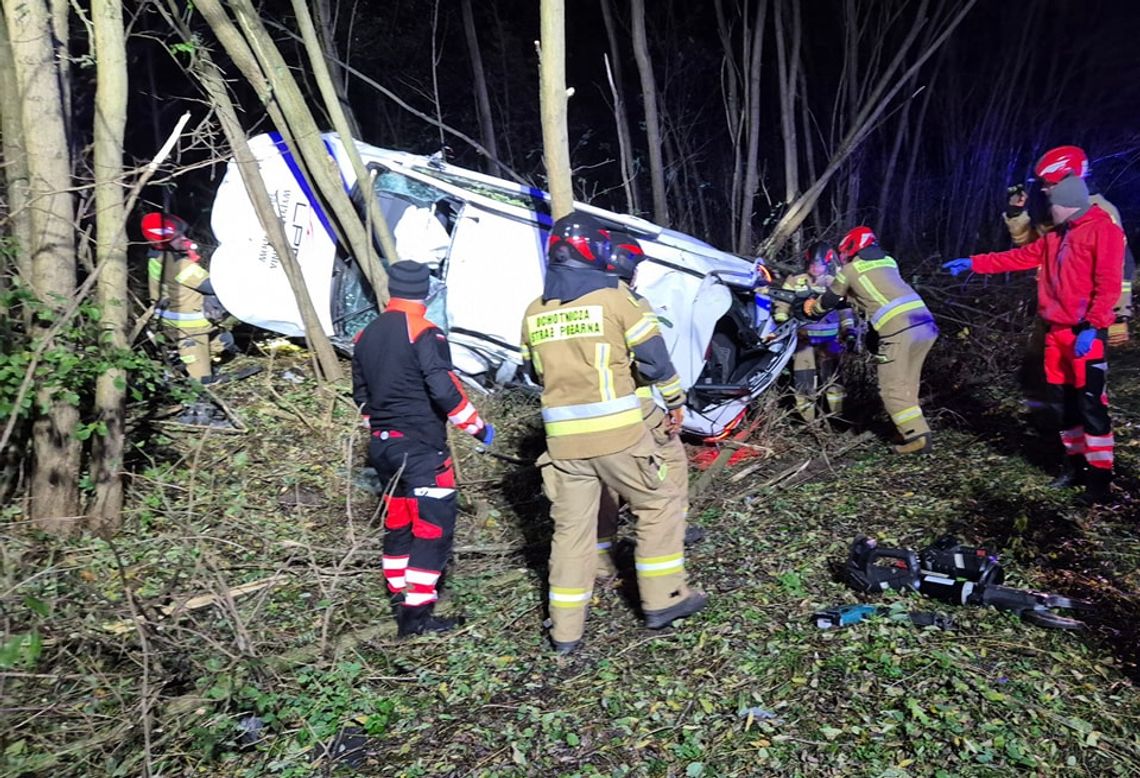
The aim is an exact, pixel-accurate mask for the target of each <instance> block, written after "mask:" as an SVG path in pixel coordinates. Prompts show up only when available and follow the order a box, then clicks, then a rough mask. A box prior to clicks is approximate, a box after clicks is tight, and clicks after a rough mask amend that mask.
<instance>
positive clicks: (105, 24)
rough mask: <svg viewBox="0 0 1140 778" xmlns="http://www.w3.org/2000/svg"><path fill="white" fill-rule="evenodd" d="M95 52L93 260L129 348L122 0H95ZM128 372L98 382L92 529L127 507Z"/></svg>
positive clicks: (106, 332) (107, 326) (119, 342)
mask: <svg viewBox="0 0 1140 778" xmlns="http://www.w3.org/2000/svg"><path fill="white" fill-rule="evenodd" d="M91 22H92V29H93V34H94V46H93V51H95V53H96V57H97V59H96V62H95V65H96V70H95V73H96V88H95V127H94V144H93V145H94V167H95V231H96V243H95V264H96V265H101V266H102V267H103V270H102V272H101V273H100V275H99V280H98V286H97V287H96V299H97V301H98V303H99V310H100V314H101V317H102V318H101V322H100V324H101V326H100V329H101V330H102V332H103V337H104V339H105V340H104V343H105V344H107V345H109V346H111V347H112V348H115V349H122V350H126V348H127V323H128V322H127V311H128V301H127V234H126V223H127V214H126V207H125V203H124V202H123V187H122V178H123V134H124V131H125V129H126V124H127V83H128V81H127V49H126V39H125V35H124V31H123V6H122V3H121V2H120V0H92V2H91ZM126 390H127V375H126V371H125V370H123V369H122V368H114V369H111V370H108V371H107V372H105V373H103V374H102V375H101V376H99V378H98V380H97V381H96V384H95V412H96V413H97V414H98V417H99V421H100V422H102V424H103V425H104V428H105V429H104V430H102V431H101V434H97V435H95V436H94V438H93V443H92V449H91V473H92V477H93V480H94V482H95V500H94V502H93V503H92V505H91V509H90V512H89V521H90V526H91V529H92V530H94V531H95V532H97V533H99V534H101V535H109V534H114V533H115V532H116V531H117V530H118V529H119V522H120V519H121V516H122V510H123V474H122V470H123V452H124V450H125V449H126V432H125V425H124V414H125V410H126Z"/></svg>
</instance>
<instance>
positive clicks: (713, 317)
mask: <svg viewBox="0 0 1140 778" xmlns="http://www.w3.org/2000/svg"><path fill="white" fill-rule="evenodd" d="M323 138H324V142H325V146H326V148H327V149H328V151H329V154H330V155H331V156H332V158H333V159H334V160H336V162H337V165H338V167H339V168H340V172H341V177H342V179H343V181H344V186H345V189H346V190H347V191H348V193H349V194H350V196H351V197H352V199H353V202H354V203H356V204H357V206H358V207H359V208H361V210H362V211H363V198H362V196H361V192H360V190H359V182H358V181H357V180H356V176H355V174H354V172H353V169H352V166H351V164H350V162H349V160H348V158H347V155H346V154H345V151H344V146H343V144H342V142H341V140H340V138H339V137H338V136H337V135H335V134H332V133H329V134H326V135H324V136H323ZM356 147H357V149H358V150H359V151H360V154H361V155H362V157H363V159H364V162H365V165H366V166H367V168H368V170H369V172H370V173H372V172H374V173H375V176H374V178H373V181H374V187H375V192H376V195H377V196H378V198H379V202H380V207H381V210H382V211H383V213H384V216H385V218H386V219H387V221H388V224H389V226H390V227H391V229H392V232H393V234H394V236H395V239H396V247H397V251H398V253H399V255H400V259H407V260H413V261H416V262H422V263H424V264H426V265H428V266H429V267H430V268H431V270H432V275H433V287H434V291H433V295H432V299H431V300H430V302H429V318H431V319H432V320H433V321H434V322H436V323H437V324H438V325H439V326H440V327H441V328H443V329H444V330H445V331H446V332H447V335H448V340H449V342H450V343H451V349H452V357H453V361H454V363H455V366H456V369H457V370H459V371H460V372H462V373H463V374H464V375H465V376H466V377H468V378H470V379H471V381H472V382H473V383H477V384H478V385H480V386H482V387H483V388H485V389H487V390H493V389H494V388H496V387H499V386H504V385H508V384H511V383H514V382H517V381H521V380H523V379H522V378H521V376H520V372H519V370H518V368H519V367H520V366H521V359H520V356H519V337H520V327H521V321H522V317H523V312H524V311H525V309H526V307H527V305H528V304H529V303H530V301H531V300H533V299H534V298H535V297H537V296H538V295H539V294H540V293H541V291H542V286H543V278H544V274H545V268H546V256H545V253H546V252H545V250H546V240H547V236H548V232H549V229H550V225H551V221H552V220H551V218H550V203H549V196H548V195H547V193H546V192H543V191H541V190H539V189H535V188H532V187H527V186H524V185H520V184H516V183H514V182H511V181H507V180H504V179H500V178H495V177H493V176H488V175H484V174H481V173H477V172H474V171H471V170H466V169H463V168H459V167H455V166H454V165H450V164H447V163H446V162H444V161H442V160H438V159H436V158H434V157H433V158H428V157H424V156H419V155H415V154H410V153H406V152H399V151H390V150H387V149H381V148H377V147H375V146H369V145H367V144H364V143H360V142H356ZM250 148H251V149H252V151H253V153H254V155H255V156H256V158H257V160H258V165H259V168H260V171H261V175H262V178H263V179H264V180H265V183H266V185H267V187H268V189H269V192H270V195H271V196H272V198H273V200H274V204H275V206H276V208H277V212H278V213H279V214H280V216H281V220H282V223H283V224H284V226H285V230H286V234H287V236H288V237H289V238H290V240H291V241H292V244H293V246H294V248H295V249H296V251H297V259H298V261H299V263H300V265H301V269H302V272H303V274H304V277H305V283H306V285H307V287H308V290H309V294H310V296H311V297H312V300H313V304H314V305H315V307H316V309H317V313H318V315H319V316H320V320H321V326H322V327H323V328H324V330H325V332H326V333H327V334H328V335H329V337H330V338H331V339H332V341H333V343H334V344H335V345H336V346H337V347H338V348H339V349H341V350H342V351H345V352H350V351H351V348H352V338H353V336H354V335H355V334H356V333H357V332H359V331H360V330H361V329H362V328H363V327H364V326H365V325H366V324H368V322H369V321H371V320H372V319H373V318H374V317H375V316H376V315H377V307H376V300H375V297H374V295H373V294H372V290H371V289H370V288H369V286H368V283H367V281H366V280H365V279H364V276H363V274H362V272H361V270H360V267H359V266H358V264H357V263H356V262H355V261H354V260H353V257H352V256H351V255H350V254H349V253H348V251H347V248H346V247H345V246H343V245H341V244H340V243H339V242H338V241H337V238H336V233H335V232H334V230H333V229H332V226H331V224H330V221H329V217H328V216H327V215H326V214H325V212H324V210H323V209H322V207H321V205H320V203H319V201H318V200H317V198H316V196H315V194H314V193H313V191H312V190H311V189H310V188H309V186H308V183H307V182H306V181H305V180H304V178H303V177H302V176H301V174H300V171H299V168H298V166H297V164H296V162H295V160H294V159H293V157H292V155H291V154H290V152H289V149H288V147H287V146H286V144H285V143H284V141H283V140H282V139H281V137H280V136H279V135H277V134H276V133H269V134H265V135H259V136H256V137H254V138H252V139H251V140H250ZM575 208H577V209H580V210H582V211H587V212H589V213H591V214H594V215H595V216H597V217H598V218H599V219H601V220H602V221H603V222H604V223H605V224H606V225H607V226H610V227H611V228H612V229H613V230H615V231H619V232H622V233H625V234H627V235H630V236H632V237H634V238H636V239H637V242H638V244H639V245H640V247H641V249H642V251H643V252H644V254H645V258H644V259H643V260H642V261H641V263H640V264H639V265H638V268H637V278H636V287H637V291H638V292H639V293H640V294H641V295H643V296H644V297H646V298H647V299H648V300H649V302H650V303H651V304H652V305H653V307H654V309H655V310H656V311H657V314H658V317H659V319H660V322H661V331H662V334H663V335H664V337H665V340H666V342H667V344H668V346H669V351H670V354H671V356H672V359H673V363H674V365H675V366H676V368H677V370H678V372H679V373H680V376H681V380H682V383H683V384H684V386H685V389H686V390H687V391H688V393H689V404H688V408H687V411H686V415H685V430H686V431H687V432H689V433H691V434H693V435H697V436H700V437H703V438H718V437H721V436H723V435H726V434H727V433H728V432H730V431H731V430H732V429H733V428H734V427H735V426H736V424H738V423H739V421H740V419H741V418H742V417H743V414H744V411H745V409H746V408H747V407H748V405H749V403H750V402H751V401H752V400H754V399H755V398H756V397H758V396H759V395H760V394H761V393H762V392H764V391H765V390H766V389H767V388H768V387H769V386H771V385H772V384H773V383H774V382H775V380H776V378H777V377H778V376H779V374H780V371H781V370H783V368H784V366H785V365H786V364H787V362H788V360H789V359H790V358H791V355H792V351H793V346H794V343H795V337H796V334H795V329H796V324H795V323H794V322H787V323H785V324H782V325H779V326H777V325H776V323H775V322H774V321H773V320H772V317H771V314H770V307H771V304H770V301H769V300H768V298H767V297H766V296H765V295H764V294H763V293H762V290H763V287H764V286H765V285H766V284H767V276H766V273H764V272H762V271H761V270H760V269H759V268H758V265H757V263H756V262H754V261H752V260H748V259H744V258H742V257H739V256H736V255H734V254H729V253H726V252H723V251H719V250H717V249H715V248H713V247H712V246H710V245H708V244H707V243H705V242H703V241H701V240H698V239H697V238H694V237H691V236H689V235H685V234H683V233H680V232H676V231H674V230H668V229H664V228H662V227H659V226H657V225H655V224H652V223H651V222H648V221H645V220H644V219H640V218H637V217H633V216H625V215H622V214H617V213H613V212H610V211H606V210H603V209H600V208H595V207H593V206H590V205H587V204H584V203H575ZM211 224H212V227H213V231H214V235H215V237H216V239H217V241H218V247H217V249H216V250H215V252H214V254H213V257H212V259H211V264H210V276H211V279H212V281H213V285H214V290H215V292H216V293H217V295H218V298H219V300H220V301H221V303H222V304H223V305H224V306H225V307H226V308H227V309H228V310H229V311H230V312H231V313H232V314H233V315H234V316H236V317H237V318H238V319H240V320H242V321H244V322H246V323H248V324H251V325H254V326H257V327H262V328H264V329H267V330H271V331H274V332H279V333H281V334H283V335H288V336H301V335H303V334H304V327H303V326H302V323H301V315H300V312H299V310H298V308H297V304H296V301H295V300H294V298H293V294H292V291H291V289H290V288H289V283H288V281H287V279H286V277H285V273H284V271H283V270H282V268H281V267H280V262H279V261H278V258H277V255H276V253H275V252H274V251H273V249H272V247H271V246H270V245H269V242H268V239H267V238H266V235H265V232H264V231H263V230H262V229H261V226H260V224H259V222H258V219H257V216H256V214H255V212H254V209H253V205H252V203H251V202H250V201H249V198H248V196H247V195H246V191H245V187H244V185H243V184H242V181H241V176H240V174H239V172H238V170H237V167H236V165H235V164H234V163H233V162H231V163H230V165H229V168H228V169H227V171H226V174H225V177H224V178H223V180H222V183H221V185H220V186H219V188H218V192H217V195H216V197H215V199H214V204H213V210H212V214H211ZM757 290H760V291H757Z"/></svg>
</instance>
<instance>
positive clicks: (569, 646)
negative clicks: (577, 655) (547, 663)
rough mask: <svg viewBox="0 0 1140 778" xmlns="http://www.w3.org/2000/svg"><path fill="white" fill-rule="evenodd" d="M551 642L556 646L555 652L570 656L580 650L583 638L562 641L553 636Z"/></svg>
mask: <svg viewBox="0 0 1140 778" xmlns="http://www.w3.org/2000/svg"><path fill="white" fill-rule="evenodd" d="M550 644H551V645H552V646H554V653H556V654H558V655H559V656H569V655H570V654H573V653H574V652H575V651H577V650H578V646H580V645H582V639H581V638H578V639H577V640H566V641H562V640H555V639H554V638H551V639H550Z"/></svg>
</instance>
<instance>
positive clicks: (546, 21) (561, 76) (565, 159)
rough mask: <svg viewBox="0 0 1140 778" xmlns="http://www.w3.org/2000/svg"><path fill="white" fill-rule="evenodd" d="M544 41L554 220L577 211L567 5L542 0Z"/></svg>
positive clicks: (545, 129) (543, 94)
mask: <svg viewBox="0 0 1140 778" xmlns="http://www.w3.org/2000/svg"><path fill="white" fill-rule="evenodd" d="M540 14H541V16H542V21H541V23H540V35H541V41H542V42H541V44H540V51H539V57H538V64H539V81H540V82H541V90H540V92H539V105H540V107H541V112H542V146H543V159H544V161H545V162H546V179H547V186H548V187H549V189H550V214H551V216H553V217H554V218H555V219H560V218H562V217H563V216H566V215H567V214H569V213H571V212H572V211H573V210H574V187H573V183H572V180H571V172H570V140H569V133H568V132H567V129H566V103H567V92H566V4H565V0H542V3H541V5H540Z"/></svg>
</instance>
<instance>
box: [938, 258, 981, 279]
mask: <svg viewBox="0 0 1140 778" xmlns="http://www.w3.org/2000/svg"><path fill="white" fill-rule="evenodd" d="M942 269H943V270H945V271H946V272H947V273H949V274H950V275H952V276H957V275H959V274H961V273H967V272H969V271H971V270H973V269H974V260H972V259H970V258H969V257H959V258H958V259H952V260H950V261H949V262H946V263H944V264H943V265H942Z"/></svg>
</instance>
